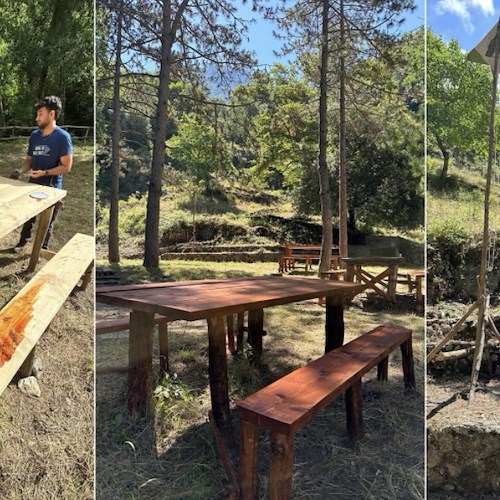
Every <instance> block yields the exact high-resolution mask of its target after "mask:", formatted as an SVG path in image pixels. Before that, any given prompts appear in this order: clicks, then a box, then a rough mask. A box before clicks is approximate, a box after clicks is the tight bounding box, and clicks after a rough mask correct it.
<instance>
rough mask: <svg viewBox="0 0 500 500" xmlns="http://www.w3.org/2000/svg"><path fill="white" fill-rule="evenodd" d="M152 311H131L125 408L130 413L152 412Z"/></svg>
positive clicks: (147, 413) (148, 413) (142, 413)
mask: <svg viewBox="0 0 500 500" xmlns="http://www.w3.org/2000/svg"><path fill="white" fill-rule="evenodd" d="M153 328H154V314H153V313H145V312H142V311H132V312H131V313H130V329H129V336H128V338H129V349H128V359H129V363H128V364H129V367H130V371H129V373H128V408H129V410H130V412H131V413H132V415H134V416H136V415H144V414H146V415H152V414H153V413H154V401H153Z"/></svg>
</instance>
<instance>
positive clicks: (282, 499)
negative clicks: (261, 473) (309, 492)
mask: <svg viewBox="0 0 500 500" xmlns="http://www.w3.org/2000/svg"><path fill="white" fill-rule="evenodd" d="M292 469H293V434H292V435H290V436H287V435H285V434H280V433H279V432H271V455H270V460H269V481H268V484H267V497H268V498H269V500H286V499H288V498H291V497H292Z"/></svg>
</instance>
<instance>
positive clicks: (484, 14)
mask: <svg viewBox="0 0 500 500" xmlns="http://www.w3.org/2000/svg"><path fill="white" fill-rule="evenodd" d="M499 14H500V0H496V1H495V0H427V24H428V26H429V27H430V28H431V29H432V31H433V32H434V33H436V34H439V35H441V36H442V37H443V40H444V41H446V42H448V41H449V40H451V39H452V38H455V39H457V40H458V42H459V44H460V46H461V47H462V48H463V49H465V50H467V51H469V50H471V49H472V48H474V46H475V45H476V44H477V43H478V42H480V41H481V39H482V38H483V37H484V36H485V35H486V33H488V31H489V30H490V29H491V28H492V27H493V25H494V24H495V23H496V21H497V20H498V16H499Z"/></svg>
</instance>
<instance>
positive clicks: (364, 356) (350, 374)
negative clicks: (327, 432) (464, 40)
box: [236, 326, 414, 434]
mask: <svg viewBox="0 0 500 500" xmlns="http://www.w3.org/2000/svg"><path fill="white" fill-rule="evenodd" d="M409 338H411V331H410V330H408V329H406V328H391V327H384V326H379V327H377V328H375V329H374V330H372V331H371V332H368V333H366V334H364V335H361V336H360V337H358V338H356V339H355V340H353V341H351V342H349V343H348V344H345V345H344V346H342V347H339V348H338V349H335V350H333V351H331V352H329V353H327V354H325V355H324V356H322V357H321V358H319V359H317V360H315V361H313V362H312V363H309V364H308V365H306V366H303V367H302V368H299V369H297V370H295V371H294V372H292V373H290V374H288V375H286V376H284V377H283V378H281V379H279V380H278V381H276V382H274V383H272V384H270V385H268V386H267V387H264V388H263V389H261V390H260V391H258V392H256V393H254V394H252V395H250V396H248V397H247V398H245V399H244V400H242V401H239V402H238V403H237V404H236V412H237V414H238V416H239V417H240V419H242V420H246V421H249V422H252V423H254V424H255V425H259V426H260V427H265V428H268V429H270V430H272V431H275V432H280V433H283V434H291V433H293V432H295V431H296V430H297V429H299V428H300V427H302V426H303V425H304V424H305V423H306V422H308V421H309V420H310V419H311V418H312V417H313V415H315V414H316V413H317V412H318V411H320V410H321V409H323V408H324V407H325V406H326V405H327V404H328V403H330V402H331V401H333V400H334V399H335V398H336V397H337V396H338V395H339V394H342V393H343V392H345V390H346V389H347V388H348V387H351V386H352V385H353V384H354V383H355V382H356V381H357V380H358V379H360V378H361V377H362V376H363V375H364V374H365V373H366V372H367V371H368V370H370V369H371V368H372V367H374V366H376V365H377V364H378V363H379V362H380V361H381V360H382V359H384V358H385V357H387V356H388V354H389V353H390V352H391V351H392V350H394V349H395V348H396V347H397V346H400V345H402V344H403V343H404V344H405V354H408V355H409V354H410V349H409V348H408V345H407V341H408V339H409ZM407 363H408V365H409V362H407ZM407 374H408V375H407V376H408V384H411V382H413V384H414V378H413V380H411V374H410V367H409V366H407ZM405 379H406V376H405Z"/></svg>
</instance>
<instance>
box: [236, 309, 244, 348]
mask: <svg viewBox="0 0 500 500" xmlns="http://www.w3.org/2000/svg"><path fill="white" fill-rule="evenodd" d="M244 335H245V313H244V312H242V313H238V332H237V337H236V350H237V351H238V352H241V351H243V340H244Z"/></svg>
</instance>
